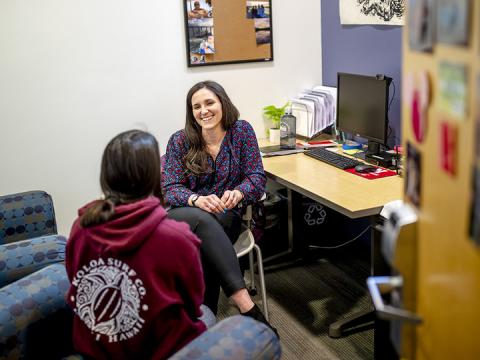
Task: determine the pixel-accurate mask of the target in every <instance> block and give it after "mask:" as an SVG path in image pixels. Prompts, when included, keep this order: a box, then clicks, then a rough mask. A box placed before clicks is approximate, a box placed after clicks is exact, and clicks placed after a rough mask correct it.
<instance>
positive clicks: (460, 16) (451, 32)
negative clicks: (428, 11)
mask: <svg viewBox="0 0 480 360" xmlns="http://www.w3.org/2000/svg"><path fill="white" fill-rule="evenodd" d="M470 16H471V11H470V0H438V4H437V41H438V42H439V43H443V44H449V45H467V44H468V40H469V39H468V35H469V33H470Z"/></svg>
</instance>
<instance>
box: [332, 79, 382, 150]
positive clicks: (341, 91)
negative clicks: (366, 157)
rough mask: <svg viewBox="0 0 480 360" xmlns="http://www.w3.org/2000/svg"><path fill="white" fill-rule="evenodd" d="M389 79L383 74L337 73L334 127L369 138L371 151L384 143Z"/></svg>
mask: <svg viewBox="0 0 480 360" xmlns="http://www.w3.org/2000/svg"><path fill="white" fill-rule="evenodd" d="M390 82H391V78H389V77H387V76H385V75H376V76H365V75H359V74H347V73H338V74H337V89H338V90H337V91H338V93H337V124H336V125H337V129H338V130H341V131H344V132H346V133H350V134H352V135H355V136H359V137H362V138H366V139H368V140H369V152H370V153H378V150H379V146H378V144H382V145H386V143H387V130H388V99H389V93H388V88H389V86H390ZM372 142H373V143H372Z"/></svg>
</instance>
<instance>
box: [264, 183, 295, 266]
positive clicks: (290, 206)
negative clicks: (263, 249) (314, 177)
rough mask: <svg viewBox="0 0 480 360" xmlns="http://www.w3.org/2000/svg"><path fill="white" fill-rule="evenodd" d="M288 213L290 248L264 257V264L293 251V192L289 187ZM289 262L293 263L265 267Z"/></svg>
mask: <svg viewBox="0 0 480 360" xmlns="http://www.w3.org/2000/svg"><path fill="white" fill-rule="evenodd" d="M287 214H288V222H287V230H288V249H287V250H285V251H282V252H281V253H278V254H275V255H272V256H269V257H267V258H265V259H263V264H266V263H268V262H271V261H273V260H276V259H279V258H282V257H284V256H287V255H290V254H292V253H293V194H292V190H291V189H287ZM287 264H291V262H289V263H284V264H278V265H275V266H269V267H268V268H265V270H273V268H277V267H281V266H284V265H287Z"/></svg>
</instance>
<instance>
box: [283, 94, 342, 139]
mask: <svg viewBox="0 0 480 360" xmlns="http://www.w3.org/2000/svg"><path fill="white" fill-rule="evenodd" d="M290 102H291V104H292V114H293V115H294V116H295V117H296V118H297V135H301V136H305V137H307V138H312V137H314V136H315V135H317V134H318V133H320V132H321V131H322V130H323V129H325V128H327V127H328V126H330V125H333V124H335V119H336V106H337V88H334V87H329V86H315V87H314V88H313V89H308V90H305V91H303V92H301V93H300V94H298V96H296V97H294V98H293V99H291V100H290Z"/></svg>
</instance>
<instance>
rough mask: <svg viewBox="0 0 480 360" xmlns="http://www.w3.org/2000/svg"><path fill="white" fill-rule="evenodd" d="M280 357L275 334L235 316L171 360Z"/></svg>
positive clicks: (253, 321) (249, 320) (200, 337)
mask: <svg viewBox="0 0 480 360" xmlns="http://www.w3.org/2000/svg"><path fill="white" fill-rule="evenodd" d="M281 353H282V352H281V348H280V342H279V340H278V338H277V337H276V336H275V334H274V333H273V331H272V330H270V329H269V328H268V327H267V326H266V325H264V324H262V323H260V322H258V321H256V320H253V319H252V318H249V317H247V316H242V315H236V316H232V317H229V318H227V319H225V320H222V321H220V322H219V323H218V324H216V325H215V326H213V327H212V328H210V329H208V330H207V331H206V332H204V333H203V334H202V335H200V336H199V337H198V338H196V339H194V340H193V341H192V342H190V343H189V344H188V345H186V346H185V347H184V348H183V349H181V350H180V351H178V352H177V353H176V354H175V355H173V356H172V357H171V358H170V360H187V359H197V360H198V359H200V360H207V359H210V360H211V359H213V360H215V359H237V360H242V359H245V360H246V359H280V357H281Z"/></svg>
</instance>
